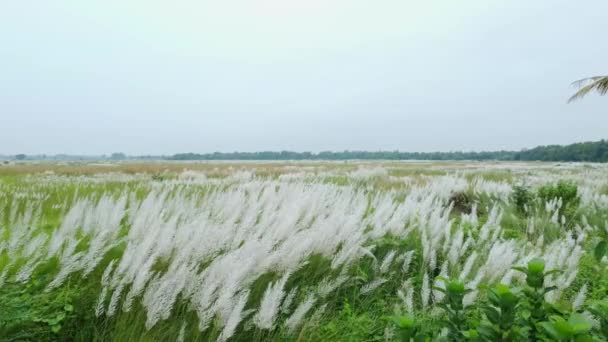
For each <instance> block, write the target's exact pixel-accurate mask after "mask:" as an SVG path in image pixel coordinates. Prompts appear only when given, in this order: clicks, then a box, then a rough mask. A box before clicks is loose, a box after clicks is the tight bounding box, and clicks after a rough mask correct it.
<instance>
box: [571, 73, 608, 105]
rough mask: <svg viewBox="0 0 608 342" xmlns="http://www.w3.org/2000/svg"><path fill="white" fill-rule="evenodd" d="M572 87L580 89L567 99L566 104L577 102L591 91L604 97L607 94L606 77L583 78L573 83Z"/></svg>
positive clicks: (607, 81) (607, 79) (607, 78)
mask: <svg viewBox="0 0 608 342" xmlns="http://www.w3.org/2000/svg"><path fill="white" fill-rule="evenodd" d="M572 85H573V86H577V87H579V88H580V89H579V90H578V91H577V92H576V93H575V94H574V95H572V96H571V97H570V98H569V99H568V102H572V101H575V100H578V99H580V98H582V97H583V96H585V95H587V94H589V93H590V92H593V91H596V92H598V93H599V94H600V95H605V94H606V93H608V76H594V77H589V78H583V79H582V80H578V81H576V82H573V83H572Z"/></svg>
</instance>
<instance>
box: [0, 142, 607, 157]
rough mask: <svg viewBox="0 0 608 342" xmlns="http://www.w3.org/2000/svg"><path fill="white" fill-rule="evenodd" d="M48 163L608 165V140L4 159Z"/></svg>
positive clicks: (60, 155) (59, 155) (118, 153)
mask: <svg viewBox="0 0 608 342" xmlns="http://www.w3.org/2000/svg"><path fill="white" fill-rule="evenodd" d="M2 159H9V160H41V161H43V160H48V161H121V160H352V159H358V160H498V161H516V160H521V161H535V160H538V161H564V162H566V161H573V162H577V161H584V162H608V141H606V140H601V141H595V142H583V143H576V144H571V145H565V146H563V145H548V146H538V147H535V148H532V149H529V150H521V151H488V152H401V151H376V152H370V151H342V152H332V151H324V152H319V153H312V152H293V151H280V152H276V151H263V152H229V153H224V152H214V153H203V154H199V153H178V154H174V155H172V156H161V155H158V156H152V155H147V156H128V155H126V154H124V153H121V152H116V153H112V154H111V155H102V156H74V155H66V154H58V155H53V156H49V155H25V154H18V155H14V156H0V160H2Z"/></svg>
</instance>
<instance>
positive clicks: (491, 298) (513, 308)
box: [477, 284, 521, 342]
mask: <svg viewBox="0 0 608 342" xmlns="http://www.w3.org/2000/svg"><path fill="white" fill-rule="evenodd" d="M487 294H488V303H482V304H480V305H479V309H480V310H481V311H482V313H483V314H484V316H485V319H484V320H482V321H481V322H480V324H479V326H478V327H477V333H478V336H479V338H480V339H481V340H482V341H505V342H507V341H517V340H518V339H520V338H521V331H520V329H519V328H518V327H517V326H516V314H517V308H518V305H519V303H520V300H521V299H520V293H519V291H518V290H516V289H511V288H510V287H509V286H507V285H503V284H499V285H496V286H495V287H493V288H489V289H488V292H487Z"/></svg>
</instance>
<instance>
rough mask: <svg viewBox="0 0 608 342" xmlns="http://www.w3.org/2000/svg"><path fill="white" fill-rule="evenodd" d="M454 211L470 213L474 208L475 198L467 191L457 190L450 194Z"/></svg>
mask: <svg viewBox="0 0 608 342" xmlns="http://www.w3.org/2000/svg"><path fill="white" fill-rule="evenodd" d="M449 201H450V203H452V205H453V208H454V211H455V212H457V213H461V214H470V213H471V211H472V210H473V200H472V199H471V196H469V195H468V194H467V193H466V192H455V193H453V194H452V195H451V196H450V199H449Z"/></svg>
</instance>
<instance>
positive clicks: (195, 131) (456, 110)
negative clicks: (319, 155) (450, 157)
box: [0, 0, 608, 154]
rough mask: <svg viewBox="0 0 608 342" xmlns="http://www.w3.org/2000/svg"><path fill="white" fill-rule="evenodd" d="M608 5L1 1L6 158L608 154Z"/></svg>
mask: <svg viewBox="0 0 608 342" xmlns="http://www.w3.org/2000/svg"><path fill="white" fill-rule="evenodd" d="M607 13H608V1H606V0H580V1H572V0H534V1H530V0H508V1H507V0H461V1H454V0H365V1H364V0H217V1H205V0H196V1H195V0H173V1H156V0H145V1H139V0H104V1H100V0H97V1H71V0H70V1H67V0H63V1H62V0H54V1H39V0H19V1H2V2H0V154H16V153H26V154H36V153H46V154H55V153H69V154H109V153H112V152H125V153H128V154H172V153H179V152H198V153H205V152H214V151H221V152H231V151H264V150H273V151H280V150H292V151H312V152H318V151H323V150H334V151H342V150H369V151H376V150H400V151H419V152H428V151H481V150H500V149H508V150H519V149H521V148H526V147H534V146H537V145H546V144H568V143H573V142H578V141H591V140H599V139H604V138H608V96H605V97H601V96H598V95H595V94H593V95H589V96H588V97H586V98H585V99H583V100H582V101H578V102H575V103H570V104H567V103H566V101H567V99H568V97H569V96H570V95H571V94H572V93H573V92H574V91H575V90H576V88H573V87H572V86H571V82H572V81H575V80H577V79H580V78H583V77H587V76H593V75H605V74H607V73H608V44H606V32H608V21H607V20H606V15H607Z"/></svg>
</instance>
